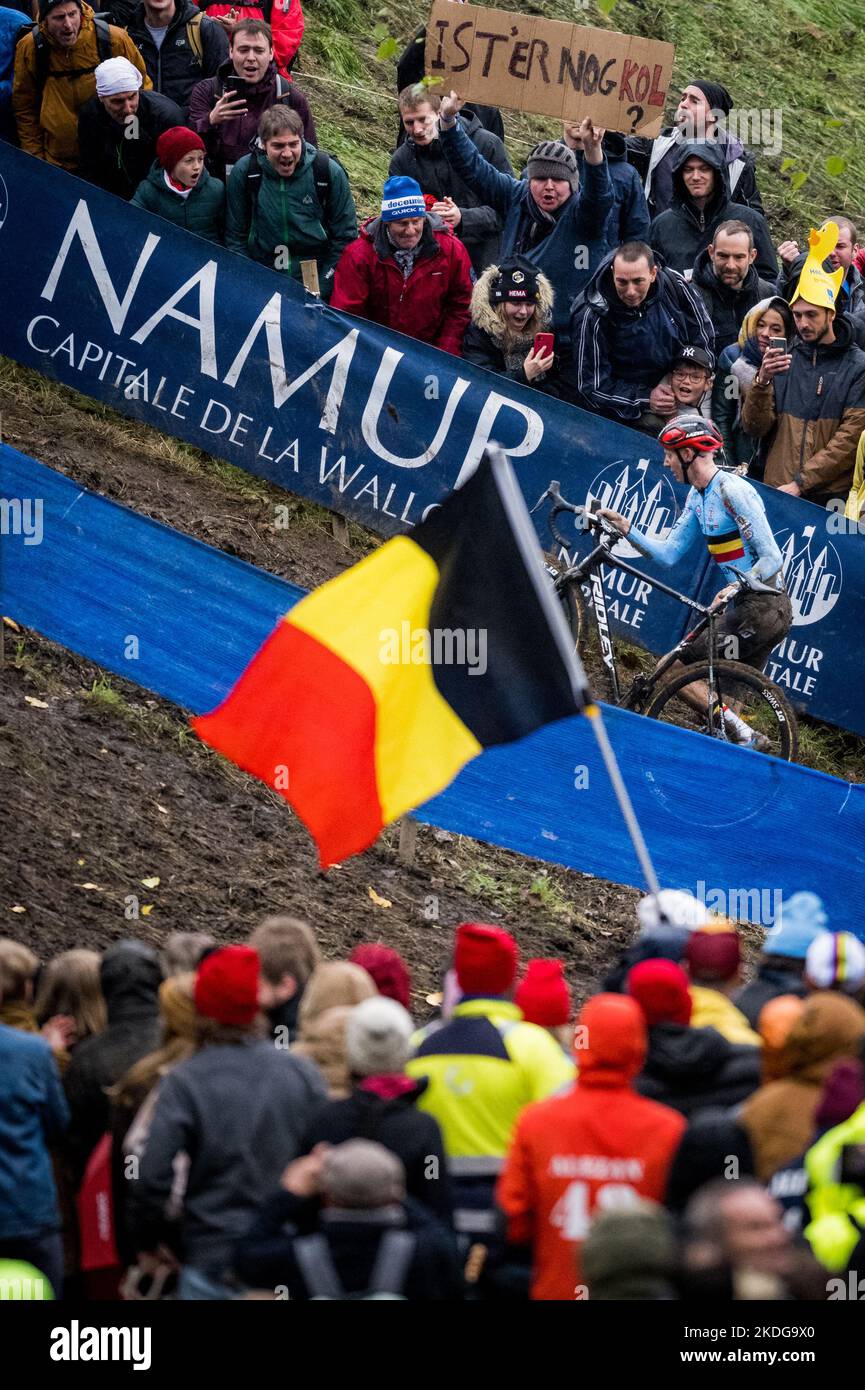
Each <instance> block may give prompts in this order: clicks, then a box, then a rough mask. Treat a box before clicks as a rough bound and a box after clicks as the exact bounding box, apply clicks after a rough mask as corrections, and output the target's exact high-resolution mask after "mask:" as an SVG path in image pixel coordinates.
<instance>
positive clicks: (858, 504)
mask: <svg viewBox="0 0 865 1390" xmlns="http://www.w3.org/2000/svg"><path fill="white" fill-rule="evenodd" d="M844 515H845V517H846V518H847V520H848V521H862V522H865V430H863V432H862V435H861V437H860V439H859V446H858V448H857V450H856V463H855V465H854V468H853V483H852V486H851V488H850V492H849V494H848V496H847V505H846V507H845V508H844Z"/></svg>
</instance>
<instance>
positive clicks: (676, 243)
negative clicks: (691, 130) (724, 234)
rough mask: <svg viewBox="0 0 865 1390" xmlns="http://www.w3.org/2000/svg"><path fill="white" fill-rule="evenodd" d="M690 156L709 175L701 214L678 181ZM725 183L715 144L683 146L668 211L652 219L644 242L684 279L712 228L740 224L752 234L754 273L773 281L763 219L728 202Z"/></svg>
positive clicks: (775, 271)
mask: <svg viewBox="0 0 865 1390" xmlns="http://www.w3.org/2000/svg"><path fill="white" fill-rule="evenodd" d="M692 156H696V157H697V158H698V159H702V160H703V162H704V163H705V164H709V165H710V166H711V167H712V169H714V171H715V186H714V189H713V191H712V194H711V196H710V197H709V200H708V202H707V203H706V205H705V207H704V208H702V209H700V208H698V207H697V205H696V203H695V202H694V200H693V198H692V197H691V195H690V194H689V193H688V191H687V189H686V188H685V184H684V181H683V178H682V173H683V169H684V165H685V162H686V160H688V159H690V158H692ZM728 180H729V175H728V171H727V165H726V164H725V163H724V155H723V151H722V150H721V149H720V148H719V147H718V145H716V144H712V143H711V142H706V141H703V142H699V141H697V142H694V143H693V144H687V145H683V146H682V148H681V150H680V151H679V154H678V156H677V158H676V162H675V166H674V168H673V187H674V193H673V203H672V206H671V207H670V208H668V209H667V211H666V212H662V213H661V214H660V215H659V216H658V217H656V218H655V219H654V220H653V222H652V226H651V230H650V232H649V243H650V245H651V247H652V249H653V251H657V252H659V253H660V255H662V256H663V258H664V263H665V265H667V266H669V267H670V268H671V269H672V270H678V271H681V272H682V273H683V274H684V272H685V271H686V270H690V269H691V267H692V266H693V265H694V262H695V261H696V259H697V256H698V255H699V253H700V252H701V251H704V250H705V249H706V247H707V246H709V245H710V244H711V241H712V237H713V236H714V233H715V229H716V227H718V226H720V224H721V223H722V222H732V221H737V222H745V223H747V225H748V226H749V227H750V228H751V231H752V232H753V234H754V245H755V246H756V248H757V259H756V261H755V262H754V266H755V269H756V271H757V274H758V275H761V276H762V277H763V278H764V279H766V280H772V281H774V280H775V278H776V276H777V274H778V261H777V259H776V256H775V247H774V246H773V244H772V235H771V233H770V231H769V227H768V224H767V222H766V219H765V217H763V215H762V213H759V212H755V211H754V209H753V208H747V207H743V206H742V204H741V203H734V202H733V201H732V199H731V198H730V185H729V181H728Z"/></svg>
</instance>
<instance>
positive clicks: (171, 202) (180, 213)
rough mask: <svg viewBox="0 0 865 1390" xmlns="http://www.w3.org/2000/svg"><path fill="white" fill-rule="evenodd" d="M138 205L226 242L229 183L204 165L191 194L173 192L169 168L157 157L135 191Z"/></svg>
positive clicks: (167, 219)
mask: <svg viewBox="0 0 865 1390" xmlns="http://www.w3.org/2000/svg"><path fill="white" fill-rule="evenodd" d="M132 202H133V204H134V205H135V207H137V208H146V209H147V211H148V212H155V213H156V216H157V217H164V218H165V220H166V221H167V222H173V223H174V225H175V227H185V228H186V230H187V231H188V232H194V233H195V235H196V236H200V237H204V238H205V239H206V240H207V241H217V242H219V243H220V244H221V243H222V237H223V227H224V225H225V184H224V183H223V182H222V180H221V179H215V178H213V177H212V175H211V174H208V172H207V170H206V169H202V171H201V178H200V179H199V180H198V183H197V184H196V185H195V187H194V188H193V190H192V192H191V193H190V195H189V197H188V198H181V197H180V195H179V194H177V193H172V191H171V189H170V188H169V187H168V186H167V184H166V182H165V171H164V169H163V168H162V165H161V164H160V163H159V162H158V161H156V162H155V163H154V165H153V167H152V169H151V170H150V173H149V174H148V175H147V178H146V179H142V180H141V183H140V184H139V185H138V187H137V188H136V190H135V192H134V194H133V195H132Z"/></svg>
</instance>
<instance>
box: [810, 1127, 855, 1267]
mask: <svg viewBox="0 0 865 1390" xmlns="http://www.w3.org/2000/svg"><path fill="white" fill-rule="evenodd" d="M863 1144H865V1105H860V1106H859V1109H858V1110H854V1112H853V1114H852V1115H851V1116H850V1118H849V1120H845V1121H844V1122H843V1124H840V1125H836V1126H835V1128H834V1129H830V1130H829V1131H828V1132H827V1133H826V1134H824V1135H823V1136H822V1138H820V1139H818V1140H817V1143H816V1144H814V1146H813V1147H812V1148H810V1149H809V1150H808V1152H807V1154H806V1155H805V1171H806V1173H807V1174H808V1187H809V1192H808V1199H807V1200H808V1207H809V1210H810V1212H811V1217H812V1220H811V1224H810V1225H809V1226H806V1228H805V1239H806V1240H807V1241H809V1242H810V1245H811V1249H812V1250H813V1252H814V1254H815V1255H816V1257H817V1259H818V1260H819V1261H820V1263H821V1264H822V1265H825V1266H826V1268H827V1269H831V1270H844V1269H846V1268H847V1265H848V1263H849V1260H850V1257H851V1255H852V1254H853V1251H854V1250H855V1248H856V1245H857V1244H858V1242H859V1240H860V1239H861V1236H862V1229H863V1226H865V1190H863V1188H862V1187H860V1186H859V1184H858V1183H842V1182H841V1155H842V1150H843V1149H844V1148H846V1147H847V1146H854V1147H857V1148H861V1146H862V1145H863Z"/></svg>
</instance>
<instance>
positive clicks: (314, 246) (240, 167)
mask: <svg viewBox="0 0 865 1390" xmlns="http://www.w3.org/2000/svg"><path fill="white" fill-rule="evenodd" d="M315 155H316V150H315V146H314V145H309V144H307V143H306V142H304V146H303V153H302V155H301V157H300V163H299V164H298V166H297V168H296V169H295V171H294V173H293V174H292V175H291V177H290V178H287V179H285V178H283V177H282V176H281V175H280V174H278V173H277V172H276V170H275V169H274V168H273V165H272V164H271V163H270V161H269V160H268V159H267V157H266V155H265V153H264V151H263V150H259V151H258V152H257V156H256V157H257V160H258V166H259V168H260V170H261V183H260V185H259V193H258V201H257V204H255V205H253V200H252V198H251V196H250V194H249V192H248V189H247V176H248V173H249V163H250V159H251V157H252V156H251V155H245V156H244V158H243V159H239V160H238V162H237V163H236V164H235V166H234V168H233V169H232V171H231V175H230V177H229V180H228V216H227V222H226V234H225V244H226V246H228V247H229V248H230V249H231V250H232V251H238V252H240V254H241V255H243V256H249V257H251V259H252V260H254V261H261V263H262V264H263V265H268V266H270V267H271V268H273V269H275V270H281V271H284V272H285V273H286V274H288V275H290V276H291V277H292V279H294V280H302V278H303V276H302V273H301V269H300V262H301V261H311V260H314V261H315V262H316V264H317V265H318V276H319V282H320V285H321V292H322V297H323V298H325V299H329V298H330V291H331V289H332V286H333V271H334V268H335V266H336V263H337V261H338V260H339V258H340V256H341V255H342V253H343V251H344V250H345V248H346V246H348V245H349V243H350V242H352V241H354V239H355V237H356V236H357V212H356V210H355V206H354V199H353V198H352V196H351V189H350V188H349V184H348V177H347V175H346V172H345V170H344V169H343V167H342V165H341V164H339V163H338V162H337V161H336V160H335V159H332V160H331V161H330V197H329V199H328V204H329V207H328V211H327V213H326V212H325V210H324V209H323V208H322V206H321V203H320V202H319V197H318V192H317V190H316V186H315V176H314V173H313V167H312V166H313V161H314V159H315Z"/></svg>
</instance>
